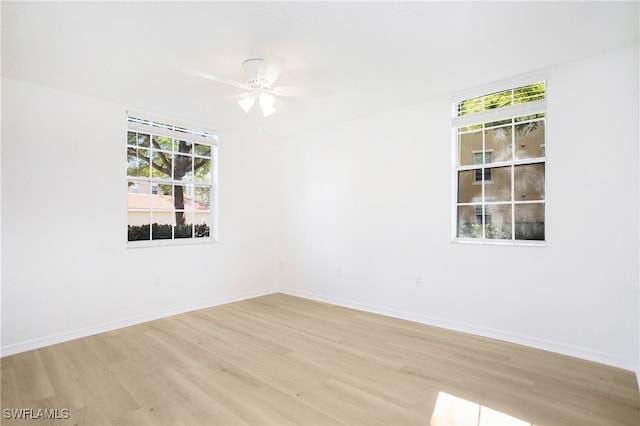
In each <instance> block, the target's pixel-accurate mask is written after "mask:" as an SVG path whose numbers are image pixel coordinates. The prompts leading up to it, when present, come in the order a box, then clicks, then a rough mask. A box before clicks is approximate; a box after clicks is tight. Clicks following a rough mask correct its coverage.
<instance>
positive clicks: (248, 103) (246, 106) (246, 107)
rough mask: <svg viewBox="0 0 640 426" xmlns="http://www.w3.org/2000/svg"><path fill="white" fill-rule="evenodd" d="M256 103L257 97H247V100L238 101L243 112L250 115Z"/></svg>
mask: <svg viewBox="0 0 640 426" xmlns="http://www.w3.org/2000/svg"><path fill="white" fill-rule="evenodd" d="M255 102H256V98H255V97H253V96H247V97H246V98H242V99H240V100H239V101H238V105H240V108H242V110H243V111H244V112H246V113H247V114H248V113H249V111H251V107H253V104H254V103H255Z"/></svg>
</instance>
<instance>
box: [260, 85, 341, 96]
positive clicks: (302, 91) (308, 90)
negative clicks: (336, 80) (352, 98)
mask: <svg viewBox="0 0 640 426" xmlns="http://www.w3.org/2000/svg"><path fill="white" fill-rule="evenodd" d="M269 92H270V93H273V94H274V95H277V96H299V97H309V98H328V97H331V96H333V90H331V89H321V88H316V87H293V86H278V87H274V88H272V89H271V90H269Z"/></svg>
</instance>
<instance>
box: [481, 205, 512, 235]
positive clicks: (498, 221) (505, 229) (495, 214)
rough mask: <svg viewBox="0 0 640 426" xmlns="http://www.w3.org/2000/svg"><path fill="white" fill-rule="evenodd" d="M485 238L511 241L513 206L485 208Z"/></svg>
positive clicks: (489, 206)
mask: <svg viewBox="0 0 640 426" xmlns="http://www.w3.org/2000/svg"><path fill="white" fill-rule="evenodd" d="M485 223H486V228H485V236H486V238H491V239H503V240H510V239H511V204H491V205H487V206H485Z"/></svg>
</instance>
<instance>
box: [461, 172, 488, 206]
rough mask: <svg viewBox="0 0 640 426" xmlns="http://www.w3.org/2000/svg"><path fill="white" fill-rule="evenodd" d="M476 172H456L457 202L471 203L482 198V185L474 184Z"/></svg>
mask: <svg viewBox="0 0 640 426" xmlns="http://www.w3.org/2000/svg"><path fill="white" fill-rule="evenodd" d="M475 179H476V171H475V170H464V171H461V172H458V202H459V203H471V202H473V201H474V200H480V197H482V184H481V183H480V184H478V183H476V182H475Z"/></svg>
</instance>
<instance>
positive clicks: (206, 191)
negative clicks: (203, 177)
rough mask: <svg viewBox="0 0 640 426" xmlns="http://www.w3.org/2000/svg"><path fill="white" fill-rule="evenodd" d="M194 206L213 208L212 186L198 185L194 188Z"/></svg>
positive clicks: (197, 207)
mask: <svg viewBox="0 0 640 426" xmlns="http://www.w3.org/2000/svg"><path fill="white" fill-rule="evenodd" d="M193 196H194V200H195V201H194V207H195V209H196V210H210V209H211V188H208V187H205V186H196V187H194V188H193Z"/></svg>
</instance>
